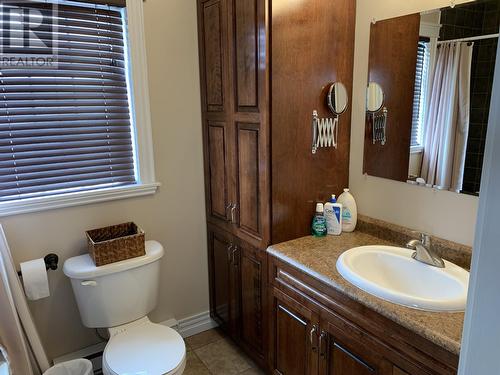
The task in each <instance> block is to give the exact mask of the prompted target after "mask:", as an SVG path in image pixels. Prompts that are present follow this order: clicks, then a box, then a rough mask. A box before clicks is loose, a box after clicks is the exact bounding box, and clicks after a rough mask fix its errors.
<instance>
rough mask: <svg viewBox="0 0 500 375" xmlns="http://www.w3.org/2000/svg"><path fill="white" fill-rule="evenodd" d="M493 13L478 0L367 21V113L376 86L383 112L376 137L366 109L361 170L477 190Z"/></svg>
mask: <svg viewBox="0 0 500 375" xmlns="http://www.w3.org/2000/svg"><path fill="white" fill-rule="evenodd" d="M499 19H500V1H498V0H477V1H472V2H468V3H464V4H460V5H456V6H454V7H447V8H440V9H435V10H432V11H426V12H423V13H420V14H418V13H417V14H410V15H406V16H402V17H397V18H392V19H387V20H380V21H377V22H375V23H373V24H372V25H371V28H370V53H369V73H368V90H367V91H368V94H367V113H370V112H369V111H370V110H373V108H374V107H375V106H376V105H377V101H380V100H377V95H376V92H377V91H376V90H378V89H376V86H378V87H379V90H380V91H379V92H381V93H382V102H383V106H384V107H387V108H388V109H389V114H390V115H389V116H388V118H387V124H386V132H387V142H385V144H383V145H382V144H381V143H376V144H374V143H373V142H372V134H371V130H370V129H371V124H370V123H369V121H370V117H369V116H368V115H367V123H366V131H365V145H364V165H363V169H364V173H366V174H368V175H372V176H377V177H382V178H388V179H392V180H396V181H401V182H405V183H411V184H416V185H422V186H425V187H431V188H437V189H441V190H449V191H453V192H457V193H464V194H473V195H477V194H479V188H480V184H481V173H482V164H483V155H484V147H485V140H486V131H487V124H488V116H489V108H490V101H491V91H492V85H493V74H494V69H495V60H496V51H497V43H498V32H499ZM370 87H372V89H370ZM372 94H373V95H372Z"/></svg>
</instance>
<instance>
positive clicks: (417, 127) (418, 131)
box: [411, 38, 430, 147]
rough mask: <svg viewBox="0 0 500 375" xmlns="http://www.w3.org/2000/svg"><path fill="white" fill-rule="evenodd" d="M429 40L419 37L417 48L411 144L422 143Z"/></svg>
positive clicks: (416, 145) (418, 144)
mask: <svg viewBox="0 0 500 375" xmlns="http://www.w3.org/2000/svg"><path fill="white" fill-rule="evenodd" d="M429 41H430V40H429V39H428V38H421V40H420V41H419V43H418V48H417V69H416V75H415V91H414V94H413V118H412V126H411V146H412V147H419V146H422V145H423V133H424V131H423V130H424V129H423V123H424V118H425V105H426V99H427V90H428V79H429V64H430V42H429Z"/></svg>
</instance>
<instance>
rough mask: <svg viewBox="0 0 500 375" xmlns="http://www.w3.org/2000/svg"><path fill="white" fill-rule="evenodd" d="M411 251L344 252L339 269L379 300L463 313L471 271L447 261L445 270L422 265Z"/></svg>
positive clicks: (368, 249) (384, 248) (363, 249)
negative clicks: (413, 256)
mask: <svg viewBox="0 0 500 375" xmlns="http://www.w3.org/2000/svg"><path fill="white" fill-rule="evenodd" d="M412 254H413V251H412V250H408V249H404V248H400V247H392V246H362V247H356V248H353V249H350V250H347V251H346V252H344V253H343V254H342V255H341V256H340V257H339V259H338V260H337V270H338V271H339V273H340V274H341V275H342V277H343V278H344V279H346V280H347V281H349V282H350V283H351V284H353V285H355V286H357V287H358V288H360V289H362V290H364V291H365V292H368V293H370V294H372V295H374V296H376V297H379V298H382V299H384V300H386V301H389V302H393V303H396V304H399V305H403V306H407V307H411V308H414V309H419V310H426V311H449V312H452V311H464V310H465V304H466V302H467V288H468V284H469V272H467V271H466V270H464V269H463V268H461V267H459V266H457V265H455V264H453V263H450V262H448V261H446V260H445V268H437V267H433V266H429V265H427V264H424V263H421V262H419V261H417V260H415V259H413V258H412V257H411V255H412Z"/></svg>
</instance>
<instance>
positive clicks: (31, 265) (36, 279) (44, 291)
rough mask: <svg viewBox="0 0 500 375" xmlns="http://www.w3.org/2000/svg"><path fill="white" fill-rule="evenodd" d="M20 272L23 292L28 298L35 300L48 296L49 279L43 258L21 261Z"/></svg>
mask: <svg viewBox="0 0 500 375" xmlns="http://www.w3.org/2000/svg"><path fill="white" fill-rule="evenodd" d="M21 273H22V278H23V284H24V292H25V293H26V297H28V299H29V300H31V301H36V300H39V299H42V298H46V297H48V296H50V291H49V279H48V278H47V269H46V267H45V261H44V260H43V259H41V258H40V259H35V260H30V261H29V262H24V263H21Z"/></svg>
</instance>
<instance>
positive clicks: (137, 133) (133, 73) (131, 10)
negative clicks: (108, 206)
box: [0, 0, 160, 217]
mask: <svg viewBox="0 0 500 375" xmlns="http://www.w3.org/2000/svg"><path fill="white" fill-rule="evenodd" d="M123 12H125V13H124V20H125V25H124V26H125V27H126V37H127V40H126V41H125V42H126V43H125V45H126V52H127V55H128V65H129V66H128V67H129V69H128V71H129V75H130V77H129V82H130V84H129V87H128V88H129V98H130V107H131V117H132V123H133V129H132V133H133V137H134V163H135V169H136V174H137V176H136V183H135V184H133V185H124V186H118V187H111V188H97V189H94V190H84V191H78V192H70V193H62V194H54V195H47V196H41V197H34V198H25V199H18V200H12V201H6V202H1V203H0V217H6V216H11V215H18V214H24V213H32V212H39V211H45V210H52V209H57V208H64V207H72V206H79V205H85V204H92V203H100V202H106V201H112V200H117V199H125V198H133V197H139V196H145V195H151V194H155V193H156V191H157V190H158V187H159V186H160V183H159V182H157V181H156V175H155V166H154V154H153V137H152V128H151V112H150V103H149V81H148V70H147V58H146V41H145V33H144V12H143V1H142V0H127V1H126V7H125V8H124V10H123Z"/></svg>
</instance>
